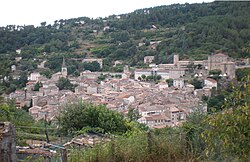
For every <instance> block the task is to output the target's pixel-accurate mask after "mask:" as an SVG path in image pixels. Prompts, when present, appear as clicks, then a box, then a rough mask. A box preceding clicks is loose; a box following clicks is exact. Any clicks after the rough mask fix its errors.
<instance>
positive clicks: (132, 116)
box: [128, 108, 139, 121]
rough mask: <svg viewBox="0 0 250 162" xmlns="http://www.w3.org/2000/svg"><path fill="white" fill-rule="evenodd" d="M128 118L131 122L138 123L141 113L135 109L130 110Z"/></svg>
mask: <svg viewBox="0 0 250 162" xmlns="http://www.w3.org/2000/svg"><path fill="white" fill-rule="evenodd" d="M128 118H129V120H130V121H137V119H139V113H138V111H136V110H135V109H133V108H129V109H128Z"/></svg>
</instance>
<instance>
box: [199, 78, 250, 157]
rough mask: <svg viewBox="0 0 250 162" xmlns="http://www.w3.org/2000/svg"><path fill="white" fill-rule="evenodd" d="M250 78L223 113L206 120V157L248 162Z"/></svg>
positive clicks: (204, 137) (224, 108) (210, 116)
mask: <svg viewBox="0 0 250 162" xmlns="http://www.w3.org/2000/svg"><path fill="white" fill-rule="evenodd" d="M249 81H250V76H247V77H245V80H244V81H242V82H241V83H240V84H239V85H240V86H239V87H236V88H235V89H234V92H233V93H232V94H231V95H230V96H229V97H227V98H226V101H227V102H225V104H224V105H223V107H222V109H223V110H222V111H220V112H217V113H214V114H211V115H209V116H208V117H207V118H206V119H205V123H207V125H208V126H207V128H206V130H205V131H204V132H203V133H202V137H203V139H204V140H205V142H206V155H207V156H213V157H216V156H217V157H218V156H219V157H221V159H224V160H225V159H228V160H229V159H231V160H232V161H234V160H238V161H248V160H249V150H250V144H249V139H250V133H249V132H250V131H249V130H250V125H249V119H250V118H249V113H250V106H249V104H250V97H249V93H250V84H249Z"/></svg>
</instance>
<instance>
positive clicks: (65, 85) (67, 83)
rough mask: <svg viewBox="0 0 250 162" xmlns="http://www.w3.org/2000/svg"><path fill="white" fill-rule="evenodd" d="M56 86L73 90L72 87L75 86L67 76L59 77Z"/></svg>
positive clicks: (60, 88)
mask: <svg viewBox="0 0 250 162" xmlns="http://www.w3.org/2000/svg"><path fill="white" fill-rule="evenodd" d="M56 86H57V87H58V88H59V90H71V91H74V88H75V86H74V85H73V84H71V83H70V80H69V79H68V78H60V79H59V81H58V82H57V84H56Z"/></svg>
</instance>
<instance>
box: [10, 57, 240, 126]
mask: <svg viewBox="0 0 250 162" xmlns="http://www.w3.org/2000/svg"><path fill="white" fill-rule="evenodd" d="M152 59H153V58H152V57H149V58H147V59H145V61H148V63H150V62H151V61H152ZM87 61H93V60H87ZM191 63H192V64H193V65H200V66H202V67H203V68H201V69H200V71H198V73H199V75H198V76H202V80H203V81H204V86H203V88H202V89H195V87H194V85H192V84H189V83H188V82H186V80H185V79H186V77H187V70H188V68H187V66H188V65H190V64H191ZM214 69H217V70H221V72H222V74H226V76H227V77H228V78H230V79H231V78H234V77H235V65H234V63H233V62H230V61H229V58H228V56H227V55H225V54H222V53H219V54H215V55H212V56H209V58H208V60H203V61H192V62H190V61H180V60H179V56H178V55H174V61H173V64H161V65H159V66H158V67H152V68H148V69H136V70H135V71H134V72H131V71H130V70H129V68H128V66H125V68H124V72H123V73H120V75H121V76H122V77H121V78H113V77H107V78H106V79H105V80H104V81H99V82H97V80H98V77H99V76H100V75H103V74H105V75H106V76H111V75H115V74H112V73H100V72H90V71H84V72H82V73H81V75H80V76H79V77H71V76H68V74H67V67H66V65H65V61H64V60H63V63H62V68H61V71H60V72H58V73H55V74H53V75H52V77H51V79H48V78H45V77H44V76H42V75H40V74H39V73H38V72H33V73H31V74H30V76H29V82H28V83H27V85H26V88H25V90H24V91H18V90H17V91H15V92H13V93H11V94H10V95H9V96H8V97H9V98H15V99H16V105H17V107H23V106H25V105H26V106H27V107H30V108H29V113H30V115H31V116H33V117H34V118H35V119H36V120H41V119H45V120H48V121H53V120H54V118H55V117H56V116H57V115H58V114H59V113H60V110H61V109H62V108H63V107H64V106H65V104H67V103H71V102H77V101H79V100H83V101H87V102H91V103H94V104H103V105H106V107H107V108H108V109H110V110H115V111H119V112H121V113H123V114H127V113H128V111H129V109H135V110H136V111H137V112H138V115H139V119H138V122H140V123H144V124H146V125H148V126H149V127H151V128H161V127H166V126H170V127H172V126H178V125H180V124H182V123H183V122H184V121H185V120H186V117H187V116H188V115H189V114H190V113H191V112H193V111H195V110H196V109H200V110H201V111H204V112H206V105H205V104H204V103H202V102H201V98H202V96H204V95H205V96H210V95H211V89H212V88H217V81H216V80H214V79H211V78H208V77H207V76H208V71H209V70H214ZM131 73H134V79H131V78H130V76H131ZM201 74H202V75H201ZM142 75H145V76H149V75H161V81H160V82H158V83H157V84H156V83H155V82H145V81H139V80H138V77H140V76H142ZM61 77H64V78H68V79H69V80H70V82H71V83H72V84H75V85H77V86H76V87H75V89H74V92H72V91H70V90H59V88H58V87H57V85H56V84H57V82H58V80H59V79H60V78H61ZM169 78H171V79H173V86H169V85H168V83H167V82H165V80H166V79H169ZM38 82H39V83H41V84H42V87H40V88H39V91H33V89H34V85H35V84H36V83H38Z"/></svg>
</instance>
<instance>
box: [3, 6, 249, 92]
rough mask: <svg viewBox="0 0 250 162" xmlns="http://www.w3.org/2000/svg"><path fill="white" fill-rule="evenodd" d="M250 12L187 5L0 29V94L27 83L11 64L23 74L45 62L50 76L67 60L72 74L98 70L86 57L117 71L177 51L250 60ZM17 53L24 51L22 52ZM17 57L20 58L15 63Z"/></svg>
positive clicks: (200, 56) (162, 59)
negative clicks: (15, 75)
mask: <svg viewBox="0 0 250 162" xmlns="http://www.w3.org/2000/svg"><path fill="white" fill-rule="evenodd" d="M249 10H250V3H249V2H212V3H202V4H188V3H186V4H174V5H169V6H159V7H154V8H147V9H139V10H136V11H134V12H132V13H129V14H122V15H111V16H109V17H106V18H97V19H90V18H87V17H79V18H73V19H68V20H63V19H61V20H56V21H54V24H47V23H46V22H42V23H41V26H38V27H35V26H33V25H27V26H16V25H8V26H6V27H1V28H0V37H1V39H0V79H3V78H4V77H5V76H6V77H9V79H8V80H9V81H8V82H3V83H1V85H0V91H1V92H6V91H8V92H11V91H12V89H15V88H20V87H22V84H25V81H26V80H27V79H25V77H22V82H19V83H20V85H19V84H18V85H17V84H16V83H15V82H16V81H15V79H13V76H12V74H11V68H10V67H11V65H16V66H17V70H20V71H23V72H22V75H21V76H25V75H26V74H27V73H28V72H30V71H33V70H35V69H37V65H38V64H39V63H41V62H42V61H44V60H46V61H47V62H46V63H45V67H47V68H48V69H47V70H45V71H42V72H41V73H42V74H44V75H46V76H50V75H51V73H53V72H57V71H59V70H60V66H61V63H62V57H63V56H64V57H65V59H66V64H67V67H68V72H69V74H72V75H79V72H81V71H82V70H83V69H86V68H87V69H88V70H91V69H92V68H94V69H98V68H96V66H95V65H86V63H85V64H84V63H81V62H80V61H79V60H80V59H83V58H85V57H91V58H103V60H104V67H103V69H102V70H103V71H116V72H119V71H121V70H122V65H121V66H118V67H113V66H112V65H113V64H114V61H116V60H123V64H128V65H130V66H141V67H142V66H145V64H144V62H143V58H144V56H148V55H153V56H155V59H154V62H155V63H157V64H158V63H169V62H171V61H172V59H171V54H173V53H179V55H180V57H181V59H196V60H201V59H206V58H207V55H209V54H211V53H213V52H214V51H216V50H221V51H224V52H226V53H228V54H229V56H230V57H233V58H236V59H237V58H246V57H249V56H250V39H249V38H250V18H249V14H248V13H249ZM17 49H21V53H20V54H17V53H16V50H17ZM17 57H22V59H21V60H20V61H16V60H15V58H17ZM98 70H99V69H98ZM19 75H20V74H19ZM11 85H12V86H11ZM14 85H15V86H14ZM10 87H11V88H12V89H10Z"/></svg>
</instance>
